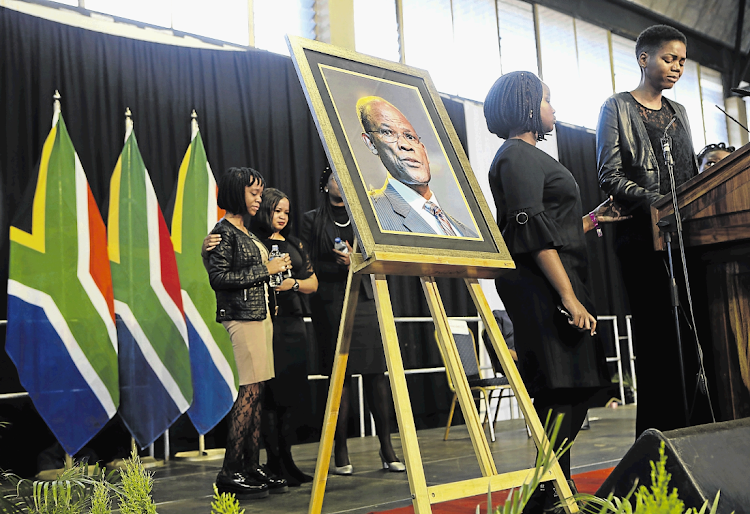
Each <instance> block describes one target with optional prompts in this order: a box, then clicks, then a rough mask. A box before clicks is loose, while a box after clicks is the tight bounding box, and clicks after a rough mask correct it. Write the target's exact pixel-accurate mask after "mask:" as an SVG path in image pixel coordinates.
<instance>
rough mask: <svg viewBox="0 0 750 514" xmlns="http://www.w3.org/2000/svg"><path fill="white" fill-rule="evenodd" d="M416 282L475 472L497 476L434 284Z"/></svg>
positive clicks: (430, 279)
mask: <svg viewBox="0 0 750 514" xmlns="http://www.w3.org/2000/svg"><path fill="white" fill-rule="evenodd" d="M420 280H421V282H422V289H423V290H424V295H425V298H426V299H427V304H428V305H429V307H430V313H431V314H432V319H433V320H434V322H435V331H436V332H437V335H438V344H439V345H441V347H442V348H441V349H442V352H443V355H444V356H445V364H446V366H447V367H448V372H449V373H450V374H451V380H453V385H454V387H455V388H456V395H457V396H458V403H459V405H461V412H462V413H463V415H464V419H465V420H466V428H467V429H468V430H469V435H470V436H471V442H472V444H473V446H474V453H475V454H476V456H477V461H478V462H479V469H481V471H482V476H490V475H497V468H496V467H495V461H494V460H493V459H492V451H491V450H490V445H489V443H488V442H487V437H486V436H485V435H484V430H483V429H482V422H481V421H480V419H479V413H478V412H477V409H476V407H475V406H474V398H473V397H472V395H471V388H470V387H469V381H468V380H467V379H466V373H465V372H464V368H463V365H462V364H461V358H460V357H459V355H458V350H457V349H456V342H455V340H454V339H453V333H452V332H451V329H450V325H449V324H448V315H447V314H446V313H445V307H444V306H443V301H442V299H441V298H440V293H439V292H438V288H437V283H436V282H435V279H434V278H433V277H421V278H420ZM488 406H489V402H488ZM487 416H489V411H488V412H487Z"/></svg>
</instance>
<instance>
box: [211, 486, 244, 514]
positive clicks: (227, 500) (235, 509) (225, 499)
mask: <svg viewBox="0 0 750 514" xmlns="http://www.w3.org/2000/svg"><path fill="white" fill-rule="evenodd" d="M211 514H245V509H242V510H240V502H238V501H237V498H235V497H234V495H233V494H231V493H221V494H219V490H218V489H217V488H216V484H214V501H212V502H211Z"/></svg>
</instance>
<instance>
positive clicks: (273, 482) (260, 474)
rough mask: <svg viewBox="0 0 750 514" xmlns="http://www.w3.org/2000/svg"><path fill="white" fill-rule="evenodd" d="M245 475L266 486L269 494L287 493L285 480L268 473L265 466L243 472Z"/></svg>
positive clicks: (287, 487) (287, 488)
mask: <svg viewBox="0 0 750 514" xmlns="http://www.w3.org/2000/svg"><path fill="white" fill-rule="evenodd" d="M245 474H246V475H247V476H248V477H250V478H251V479H253V480H256V481H258V482H261V483H262V484H265V485H267V486H268V492H269V493H271V494H281V493H286V492H289V486H288V485H287V483H286V480H284V479H283V478H279V477H277V476H276V475H274V474H273V473H271V472H270V471H268V470H267V469H266V468H265V466H258V467H257V468H254V469H250V470H248V471H245Z"/></svg>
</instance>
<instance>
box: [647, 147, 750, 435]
mask: <svg viewBox="0 0 750 514" xmlns="http://www.w3.org/2000/svg"><path fill="white" fill-rule="evenodd" d="M677 201H678V206H679V209H680V215H681V218H682V225H683V232H684V241H685V247H686V251H687V252H688V254H689V256H688V273H689V276H690V282H691V288H692V293H693V302H694V306H695V315H696V318H697V326H698V333H699V337H700V341H701V344H702V346H703V352H704V356H705V363H706V372H707V375H708V377H709V387H710V390H711V398H712V400H713V405H714V411H715V413H716V417H717V421H727V420H731V419H738V418H745V417H750V344H749V343H750V144H747V145H745V146H743V147H742V148H740V149H739V150H737V151H735V152H734V153H732V154H731V155H730V156H729V157H727V158H726V159H724V160H722V161H720V162H719V163H718V164H716V165H715V166H714V167H712V168H709V169H708V170H707V171H705V172H703V173H702V174H700V175H698V176H697V177H694V178H693V179H691V180H689V181H688V182H686V183H685V184H682V185H681V186H680V187H678V188H677ZM672 214H674V208H673V205H672V198H671V196H669V195H668V196H666V197H664V198H662V199H661V200H659V201H658V202H655V203H654V204H653V205H652V206H651V218H652V221H653V227H654V232H653V234H654V248H656V249H657V250H666V248H667V247H666V242H665V239H664V237H663V234H662V233H660V231H659V227H657V226H656V223H658V222H659V221H660V220H662V219H664V218H665V217H667V216H670V215H672ZM672 247H673V251H674V252H675V256H677V255H678V253H679V250H678V248H679V247H678V243H677V238H676V237H674V238H673V242H672ZM678 262H679V260H677V261H676V262H675V267H677V266H678V264H677V263H678ZM686 309H687V308H686ZM686 347H687V345H686Z"/></svg>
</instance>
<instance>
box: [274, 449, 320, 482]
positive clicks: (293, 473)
mask: <svg viewBox="0 0 750 514" xmlns="http://www.w3.org/2000/svg"><path fill="white" fill-rule="evenodd" d="M281 465H282V467H283V468H284V471H286V473H285V476H290V477H292V478H293V479H294V480H297V481H299V482H301V483H303V484H306V483H308V482H312V481H313V477H311V476H310V475H308V474H306V473H304V472H303V471H302V470H301V469H299V468H298V467H297V464H295V463H294V460H293V459H292V453H291V451H289V452H287V453H282V454H281Z"/></svg>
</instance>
